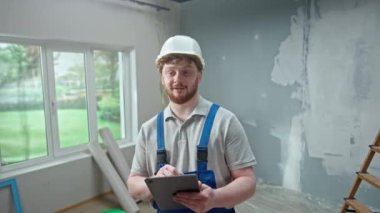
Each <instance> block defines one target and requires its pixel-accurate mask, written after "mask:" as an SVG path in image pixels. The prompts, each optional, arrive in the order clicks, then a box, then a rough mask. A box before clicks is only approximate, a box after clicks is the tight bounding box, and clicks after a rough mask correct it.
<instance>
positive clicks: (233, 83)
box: [181, 0, 380, 208]
mask: <svg viewBox="0 0 380 213" xmlns="http://www.w3.org/2000/svg"><path fill="white" fill-rule="evenodd" d="M181 33H182V34H188V35H190V36H193V37H194V38H196V39H197V40H198V41H199V43H200V45H201V47H202V49H203V53H204V57H205V60H206V69H205V72H204V78H203V82H202V87H201V93H202V94H203V96H205V97H206V98H209V99H211V100H213V101H215V102H218V103H221V104H222V105H223V106H225V107H226V108H228V109H230V110H232V111H233V112H235V113H236V114H237V116H238V117H239V118H240V120H241V122H242V124H243V126H244V127H245V130H246V132H247V135H248V137H249V139H250V141H251V145H252V148H253V151H254V153H255V155H256V157H257V159H258V165H257V166H256V172H257V176H258V177H259V180H260V181H263V182H265V183H269V184H275V185H282V186H284V187H286V188H289V189H293V190H297V191H301V192H305V193H310V194H312V195H315V196H318V197H322V198H326V199H328V200H331V201H334V202H342V199H343V197H345V196H347V195H348V191H349V189H350V187H351V185H352V183H353V180H354V178H355V171H358V170H359V169H360V166H361V163H362V162H363V160H364V158H365V156H366V153H367V152H368V145H369V144H371V143H372V142H373V140H374V138H375V136H376V133H377V131H378V130H379V129H380V110H379V109H380V60H379V59H380V58H379V56H380V42H379V38H380V1H375V0H372V1H360V0H357V1H352V0H350V1H348V0H334V1H328V0H321V1H312V0H305V1H294V0H284V1H275V0H271V1H268V0H238V1H236V0H193V1H190V2H187V3H184V4H182V5H181ZM379 158H380V157H378V156H377V157H375V159H374V161H373V162H372V164H371V165H372V166H371V167H370V172H371V173H373V174H374V175H376V176H378V177H380V166H379V165H380V164H379ZM379 191H380V190H378V189H376V188H375V187H371V186H369V185H367V184H362V185H361V188H360V191H359V193H358V194H359V195H358V198H359V199H362V200H364V202H365V203H367V204H368V205H370V206H373V207H375V208H380V192H379Z"/></svg>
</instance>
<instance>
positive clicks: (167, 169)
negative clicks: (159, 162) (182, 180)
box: [156, 164, 182, 177]
mask: <svg viewBox="0 0 380 213" xmlns="http://www.w3.org/2000/svg"><path fill="white" fill-rule="evenodd" d="M178 175H182V173H181V172H179V171H178V170H177V169H176V168H175V167H174V166H172V165H169V164H166V165H165V166H163V167H161V168H160V169H159V170H158V172H157V174H156V176H157V177H165V176H178Z"/></svg>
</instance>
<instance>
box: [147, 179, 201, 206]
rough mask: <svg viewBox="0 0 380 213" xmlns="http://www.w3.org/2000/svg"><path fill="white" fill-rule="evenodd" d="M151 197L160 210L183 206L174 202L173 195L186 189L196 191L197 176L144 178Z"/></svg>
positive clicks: (197, 189)
mask: <svg viewBox="0 0 380 213" xmlns="http://www.w3.org/2000/svg"><path fill="white" fill-rule="evenodd" d="M145 183H146V184H147V186H148V188H149V190H150V192H151V193H152V195H153V199H154V200H155V201H156V203H157V205H158V207H159V208H160V209H161V210H172V209H182V208H186V207H185V206H183V205H181V204H179V203H176V202H175V201H174V200H173V195H174V194H175V193H176V192H180V191H182V192H183V191H188V192H198V191H199V188H198V178H197V176H196V175H195V174H192V175H181V176H168V177H152V178H147V179H145Z"/></svg>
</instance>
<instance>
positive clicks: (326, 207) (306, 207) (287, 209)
mask: <svg viewBox="0 0 380 213" xmlns="http://www.w3.org/2000/svg"><path fill="white" fill-rule="evenodd" d="M342 204H343V202H342V203H335V204H333V203H329V202H327V201H324V200H323V199H317V198H314V197H311V196H310V195H305V194H302V193H298V192H295V191H292V190H288V189H284V188H282V187H276V186H269V185H258V186H257V189H256V194H255V195H254V196H253V197H252V198H251V199H249V200H248V201H246V202H244V203H242V204H240V205H238V206H237V207H236V208H235V209H236V210H237V211H236V212H240V213H251V212H255V213H272V212H273V213H278V212H282V213H304V212H313V213H329V212H331V213H332V212H338V211H339V209H340V207H341V205H342ZM139 207H140V212H141V213H153V212H155V211H154V209H153V208H152V207H150V205H149V203H140V204H139ZM117 208H120V206H119V204H118V202H117V199H116V197H115V196H114V195H113V194H107V195H106V196H104V197H102V199H96V200H93V201H90V202H87V203H85V204H83V205H81V206H79V207H76V208H74V209H70V210H66V211H60V212H59V213H95V212H96V213H102V212H103V211H106V210H109V209H117Z"/></svg>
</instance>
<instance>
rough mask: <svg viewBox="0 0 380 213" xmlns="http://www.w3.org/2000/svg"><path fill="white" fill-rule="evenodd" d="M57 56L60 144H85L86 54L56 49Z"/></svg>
mask: <svg viewBox="0 0 380 213" xmlns="http://www.w3.org/2000/svg"><path fill="white" fill-rule="evenodd" d="M53 58H54V79H55V97H56V107H57V119H58V130H59V142H60V143H59V147H60V148H67V147H71V146H75V145H80V144H85V143H87V142H88V141H89V137H88V125H87V121H88V117H87V104H86V81H85V64H84V54H83V53H72V52H53ZM119 110H120V108H119Z"/></svg>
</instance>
